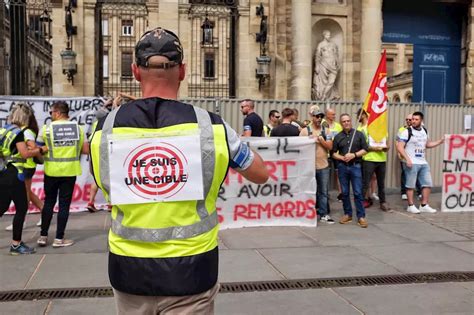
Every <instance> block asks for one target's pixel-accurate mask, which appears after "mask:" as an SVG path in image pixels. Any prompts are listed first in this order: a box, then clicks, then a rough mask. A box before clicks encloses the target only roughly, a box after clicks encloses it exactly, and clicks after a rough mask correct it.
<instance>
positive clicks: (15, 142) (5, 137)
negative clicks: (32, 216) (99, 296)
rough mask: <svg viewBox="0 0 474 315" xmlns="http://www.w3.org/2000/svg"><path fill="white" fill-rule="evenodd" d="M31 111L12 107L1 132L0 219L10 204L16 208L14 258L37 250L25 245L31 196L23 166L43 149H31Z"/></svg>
mask: <svg viewBox="0 0 474 315" xmlns="http://www.w3.org/2000/svg"><path fill="white" fill-rule="evenodd" d="M31 113H32V110H31V107H30V106H28V105H27V104H24V103H17V104H15V105H13V107H12V110H11V112H10V113H9V115H8V119H7V124H6V125H5V126H3V127H1V128H0V217H1V216H3V214H4V213H5V212H7V210H8V208H9V207H10V203H11V202H12V201H13V204H14V205H15V216H14V218H13V229H12V230H13V237H12V241H11V245H10V254H11V255H22V254H33V253H35V249H34V248H31V247H29V246H27V245H26V244H25V243H23V242H22V240H21V237H22V232H23V223H24V222H25V216H26V212H27V211H28V196H27V193H26V186H25V183H24V177H23V165H24V163H25V161H26V159H27V158H31V157H34V156H41V149H40V148H34V149H29V148H28V146H27V145H26V142H25V137H24V134H23V130H22V129H21V127H22V126H26V125H28V121H29V117H30V114H31Z"/></svg>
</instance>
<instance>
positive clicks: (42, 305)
mask: <svg viewBox="0 0 474 315" xmlns="http://www.w3.org/2000/svg"><path fill="white" fill-rule="evenodd" d="M2 285H3V283H2ZM48 303H49V301H48V300H41V301H16V302H1V303H0V315H12V314H28V315H43V314H45V311H46V308H47V306H48Z"/></svg>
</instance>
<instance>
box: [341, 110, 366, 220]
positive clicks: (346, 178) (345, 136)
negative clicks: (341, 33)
mask: <svg viewBox="0 0 474 315" xmlns="http://www.w3.org/2000/svg"><path fill="white" fill-rule="evenodd" d="M340 121H341V125H342V128H343V130H342V132H340V133H338V134H337V135H336V138H335V139H334V141H333V150H334V153H333V158H334V159H336V160H337V161H338V163H337V170H338V176H339V182H340V183H341V189H342V204H343V208H344V215H343V216H342V218H341V220H340V221H339V223H341V224H346V223H350V222H352V205H351V200H350V196H349V193H350V185H351V186H352V191H353V194H354V203H355V206H356V210H357V219H358V223H359V226H361V227H363V228H366V227H367V226H368V222H367V219H366V218H365V209H364V206H363V204H362V203H363V201H364V197H363V193H362V171H361V161H362V156H364V154H366V153H367V151H368V149H369V148H368V146H367V142H366V141H365V137H364V135H363V134H362V132H360V131H357V130H355V129H354V128H352V121H351V117H350V116H349V115H348V114H342V115H341V117H340Z"/></svg>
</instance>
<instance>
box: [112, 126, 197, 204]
mask: <svg viewBox="0 0 474 315" xmlns="http://www.w3.org/2000/svg"><path fill="white" fill-rule="evenodd" d="M108 144H109V148H108V149H109V163H110V198H111V203H112V204H118V205H120V204H140V203H149V202H156V201H183V200H202V199H203V194H204V193H203V182H202V161H201V143H200V139H199V135H185V136H169V137H156V136H151V137H150V135H148V136H145V137H140V138H130V135H125V137H124V136H121V135H111V136H110V137H109V139H108Z"/></svg>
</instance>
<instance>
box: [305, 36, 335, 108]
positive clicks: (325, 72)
mask: <svg viewBox="0 0 474 315" xmlns="http://www.w3.org/2000/svg"><path fill="white" fill-rule="evenodd" d="M339 69H340V65H339V49H338V47H337V45H336V44H335V43H333V42H332V41H331V32H329V31H328V30H324V31H323V40H322V41H321V42H320V43H319V44H318V47H317V48H316V52H315V53H314V72H313V88H312V91H311V95H312V98H313V100H317V101H337V100H339V99H340V98H341V96H340V95H339V92H338V90H337V86H336V79H337V75H338V73H339Z"/></svg>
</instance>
